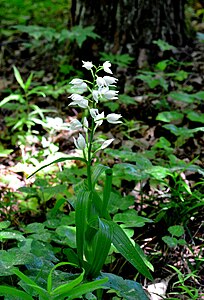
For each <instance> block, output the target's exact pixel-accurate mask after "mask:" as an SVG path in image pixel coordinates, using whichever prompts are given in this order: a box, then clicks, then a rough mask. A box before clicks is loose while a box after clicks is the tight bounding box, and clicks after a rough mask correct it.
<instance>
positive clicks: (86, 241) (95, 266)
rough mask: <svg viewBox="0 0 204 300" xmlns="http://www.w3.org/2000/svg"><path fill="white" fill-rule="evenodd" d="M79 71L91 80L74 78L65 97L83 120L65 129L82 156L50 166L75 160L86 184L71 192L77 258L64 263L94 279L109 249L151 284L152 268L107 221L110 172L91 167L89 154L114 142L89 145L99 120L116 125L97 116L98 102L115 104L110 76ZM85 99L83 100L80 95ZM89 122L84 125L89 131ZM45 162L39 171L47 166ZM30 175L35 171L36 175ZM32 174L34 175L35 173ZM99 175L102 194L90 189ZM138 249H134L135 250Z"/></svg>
mask: <svg viewBox="0 0 204 300" xmlns="http://www.w3.org/2000/svg"><path fill="white" fill-rule="evenodd" d="M83 67H84V68H85V69H87V70H88V71H90V72H91V75H92V78H93V81H92V82H91V81H88V80H83V79H80V78H75V79H73V80H72V81H71V82H70V84H71V85H72V89H73V91H74V93H73V94H71V95H70V96H69V98H70V99H71V100H72V101H71V103H70V104H69V105H70V106H78V107H79V108H80V109H81V108H82V109H84V113H87V112H88V114H86V116H84V117H82V121H81V122H80V121H79V120H77V119H75V120H73V121H72V122H71V124H70V129H71V130H78V131H80V133H79V135H78V137H77V138H74V144H75V146H76V148H77V149H78V150H81V151H82V154H83V155H82V157H81V156H77V157H66V158H60V159H57V160H55V161H53V162H52V163H58V162H62V161H65V160H80V161H82V162H83V163H84V164H85V165H86V169H87V179H85V180H84V181H82V182H80V184H78V186H76V187H75V192H76V201H75V203H74V205H73V202H72V203H71V204H72V205H73V206H74V209H75V225H76V246H77V256H76V253H75V252H74V251H72V250H71V249H70V253H71V256H70V259H71V262H72V263H75V264H76V263H77V264H78V265H79V266H80V267H82V268H84V269H85V273H86V276H87V277H88V278H95V277H97V276H98V275H99V274H100V271H101V269H102V267H103V265H104V263H105V260H106V258H107V256H108V253H109V250H110V247H111V244H112V243H113V244H114V246H115V247H116V249H117V250H118V251H119V252H120V253H121V254H122V255H123V256H124V257H125V258H126V259H127V260H128V261H129V262H130V263H131V264H132V265H133V266H134V267H135V268H136V269H137V270H138V271H139V272H140V273H142V274H143V275H144V276H145V277H147V278H149V279H152V276H151V273H150V271H149V268H150V269H152V268H153V267H152V265H151V264H150V263H149V262H148V261H147V259H146V258H145V257H144V255H143V254H142V250H141V249H139V246H138V245H137V246H134V245H133V244H132V242H131V241H130V239H129V238H128V236H127V235H126V234H125V232H124V231H123V229H122V228H121V227H120V226H119V225H118V224H117V223H115V222H113V221H112V220H111V217H110V215H109V212H108V204H109V201H110V198H111V197H113V194H112V169H111V168H109V167H107V166H104V165H102V164H99V163H97V164H95V165H94V166H93V165H92V162H93V157H94V154H95V153H96V152H97V151H98V150H101V149H104V148H106V147H108V146H109V145H110V144H111V143H112V141H113V140H114V139H107V140H105V141H104V142H103V143H102V144H101V145H100V147H97V148H96V149H94V143H95V142H96V144H97V145H98V144H99V142H100V141H97V140H96V141H95V140H94V134H95V131H96V129H97V128H98V127H99V126H101V125H102V123H103V122H104V121H107V122H109V123H111V124H120V123H122V121H121V120H120V119H121V117H122V116H121V115H120V114H115V113H111V114H108V115H107V116H105V113H104V112H99V109H98V108H97V106H98V103H99V101H100V100H102V99H104V98H105V99H106V100H117V99H118V91H117V90H115V87H116V83H117V81H118V80H117V78H115V77H113V76H112V71H111V64H110V62H109V61H106V62H104V63H103V65H102V66H99V67H96V66H94V65H93V64H92V62H89V61H83ZM102 71H104V72H105V73H107V74H110V75H111V76H110V75H105V76H103V77H101V76H99V75H98V74H99V72H102ZM84 94H85V95H84ZM89 122H90V126H89ZM52 163H49V164H47V165H45V166H43V167H41V168H40V169H38V170H37V171H39V170H41V169H43V168H44V167H46V166H48V165H50V164H52ZM37 171H36V172H37ZM36 172H35V173H36ZM103 172H105V174H106V176H105V180H104V185H103V190H102V191H100V189H99V190H98V189H97V190H96V188H95V185H96V183H97V182H98V179H99V177H100V176H101V174H102V173H103ZM138 249H139V250H138Z"/></svg>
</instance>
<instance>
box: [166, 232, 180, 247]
mask: <svg viewBox="0 0 204 300" xmlns="http://www.w3.org/2000/svg"><path fill="white" fill-rule="evenodd" d="M162 240H163V241H164V242H165V243H166V244H167V245H168V246H169V247H170V248H174V247H176V246H177V245H178V240H177V239H176V238H174V237H171V236H168V235H165V236H163V237H162Z"/></svg>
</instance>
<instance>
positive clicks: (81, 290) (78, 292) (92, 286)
mask: <svg viewBox="0 0 204 300" xmlns="http://www.w3.org/2000/svg"><path fill="white" fill-rule="evenodd" d="M107 281H108V279H107V278H103V279H99V280H95V281H93V282H88V283H84V284H82V285H79V286H76V287H75V288H73V289H72V290H71V291H69V292H68V293H65V294H64V295H62V296H63V297H65V296H67V297H69V298H68V299H69V300H73V299H78V298H79V297H81V296H82V295H85V294H87V293H89V292H93V291H95V290H97V289H101V288H104V287H103V285H104V284H105V283H106V282H107ZM54 300H55V299H54ZM56 300H57V299H56ZM58 300H61V298H59V299H58Z"/></svg>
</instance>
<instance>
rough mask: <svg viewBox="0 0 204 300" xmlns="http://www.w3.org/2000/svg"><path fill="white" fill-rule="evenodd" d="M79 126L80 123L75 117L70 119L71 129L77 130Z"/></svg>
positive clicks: (80, 125)
mask: <svg viewBox="0 0 204 300" xmlns="http://www.w3.org/2000/svg"><path fill="white" fill-rule="evenodd" d="M81 128H82V124H81V122H79V120H77V119H75V120H73V121H71V123H70V129H71V130H79V129H81Z"/></svg>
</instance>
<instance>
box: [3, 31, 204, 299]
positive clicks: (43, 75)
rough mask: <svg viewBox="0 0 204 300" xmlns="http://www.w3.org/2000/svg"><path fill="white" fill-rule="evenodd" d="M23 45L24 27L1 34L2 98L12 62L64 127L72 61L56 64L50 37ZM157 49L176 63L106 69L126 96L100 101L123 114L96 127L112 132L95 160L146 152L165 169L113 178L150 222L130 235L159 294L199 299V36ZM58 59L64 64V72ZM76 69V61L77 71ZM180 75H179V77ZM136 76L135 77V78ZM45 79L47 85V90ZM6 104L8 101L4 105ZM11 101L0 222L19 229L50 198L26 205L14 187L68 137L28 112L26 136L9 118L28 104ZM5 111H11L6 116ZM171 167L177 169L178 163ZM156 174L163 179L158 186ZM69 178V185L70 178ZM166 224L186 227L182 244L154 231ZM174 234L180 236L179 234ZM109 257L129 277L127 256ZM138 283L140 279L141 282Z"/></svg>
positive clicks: (40, 218) (202, 194)
mask: <svg viewBox="0 0 204 300" xmlns="http://www.w3.org/2000/svg"><path fill="white" fill-rule="evenodd" d="M25 43H27V44H28V43H31V40H30V38H29V36H28V35H26V34H25V33H24V34H20V35H18V34H16V35H14V36H10V37H9V40H8V41H6V42H5V40H2V41H1V48H2V52H1V53H2V54H1V78H0V90H1V99H5V98H6V97H8V96H9V95H11V94H12V95H13V94H15V95H19V93H21V95H23V91H22V88H20V87H19V84H18V83H17V81H16V78H15V76H14V70H13V67H12V66H13V65H15V66H16V67H17V69H18V70H19V72H20V74H21V76H22V78H23V79H24V80H26V79H27V78H28V76H29V75H30V74H31V72H33V78H32V84H31V87H30V90H32V89H34V88H36V87H39V86H40V87H42V86H43V88H42V89H40V88H39V91H40V90H42V91H43V92H45V94H46V97H43V96H42V95H40V94H38V95H34V94H33V96H32V97H30V96H31V95H30V96H29V97H30V98H29V105H30V106H31V105H37V106H38V107H39V108H40V109H41V110H50V111H49V112H44V114H45V115H47V116H49V117H51V118H56V117H59V118H60V119H61V120H63V123H64V126H65V127H66V125H67V126H68V125H69V123H70V121H71V120H73V118H80V113H79V112H78V110H77V109H75V108H71V107H68V104H69V99H68V98H67V97H68V96H69V86H68V83H69V82H70V78H73V76H74V74H75V72H76V71H75V69H74V68H73V70H72V69H71V71H70V73H68V74H66V72H65V67H66V68H68V67H69V68H71V66H70V65H69V66H67V65H66V64H65V63H64V64H63V63H61V69H60V71H59V67H57V64H58V62H57V61H56V57H55V56H53V53H54V54H56V53H57V48H56V45H55V46H53V49H48V50H46V51H44V52H43V51H42V52H41V53H40V50H39V49H38V48H37V47H36V48H34V46H33V47H30V48H29V47H28V48H26V46H25ZM43 47H44V45H43ZM60 55H62V54H61V53H60ZM60 55H59V56H60ZM161 55H162V57H161V59H160V60H161V61H170V59H174V62H175V61H176V62H177V63H176V66H174V65H173V63H172V67H171V66H170V67H167V69H165V70H158V69H157V70H155V69H154V68H153V67H152V66H149V70H148V71H149V73H145V72H144V71H147V68H146V69H137V67H135V68H132V67H131V68H130V67H128V66H126V67H118V66H117V65H113V69H114V74H116V75H115V76H116V77H118V79H119V86H120V92H121V94H126V96H127V95H128V98H126V99H125V97H123V98H122V97H121V98H119V105H118V106H117V109H116V110H115V108H114V107H111V106H110V105H106V104H105V105H104V106H102V108H103V109H104V111H105V113H106V114H107V113H110V112H113V111H114V112H117V113H121V114H122V116H123V118H124V122H123V124H122V125H121V126H116V127H115V128H111V127H110V126H109V125H103V126H101V127H100V135H103V134H104V135H106V136H108V137H109V138H112V137H114V138H115V141H114V143H113V145H112V147H111V148H112V150H110V149H109V150H107V151H105V153H104V154H101V161H102V163H103V162H104V163H106V164H108V165H109V166H113V165H115V164H117V163H119V164H120V163H124V162H125V163H126V162H127V163H129V162H131V159H130V158H128V157H126V155H128V154H129V155H130V153H132V154H134V153H137V154H140V155H143V159H144V164H145V161H146V160H150V161H152V162H153V164H154V165H157V166H159V167H163V168H166V169H168V170H169V173H170V175H166V174H164V176H163V177H162V176H161V172H162V170H163V171H164V169H162V168H160V170H159V171H158V172H159V173H160V174H159V175H158V174H156V175H155V177H154V178H150V177H146V178H144V179H138V180H137V178H136V180H134V178H133V177H131V176H130V178H128V174H126V175H127V176H126V175H125V176H124V177H122V175H121V181H120V182H121V185H118V183H117V181H115V183H114V184H115V186H114V188H115V189H119V191H120V194H121V195H123V196H133V197H134V204H133V205H131V206H130V208H131V209H133V210H136V211H137V212H138V214H139V215H140V216H143V217H146V218H149V219H152V220H153V221H154V222H153V223H146V224H143V225H142V226H141V227H139V226H138V227H137V228H136V229H135V235H134V238H135V239H136V241H137V243H139V244H140V246H141V247H142V249H143V250H144V251H145V253H146V254H147V255H148V256H149V257H150V258H151V262H152V264H153V265H154V269H155V272H154V275H153V276H154V278H155V279H156V280H157V282H158V283H160V284H161V282H162V280H164V282H165V283H166V282H168V284H167V285H166V287H167V293H170V292H171V291H177V293H178V294H177V295H176V297H177V298H176V299H203V298H202V296H201V293H202V292H204V269H203V263H202V262H203V245H204V232H203V215H204V205H203V203H204V202H203V201H204V181H203V174H204V172H203V168H204V134H203V132H204V127H202V126H203V124H204V102H203V101H204V88H203V86H204V85H203V83H204V43H203V42H202V41H195V42H194V43H193V44H192V45H190V46H189V45H188V46H186V47H184V48H181V49H176V51H175V52H171V51H167V52H165V53H162V52H161ZM65 58H66V56H65ZM58 59H60V58H59V57H58ZM61 59H62V58H61ZM158 62H159V60H158ZM136 64H137V63H136ZM73 65H74V64H73ZM75 65H78V67H79V69H80V63H79V62H78V60H76V63H75ZM62 66H64V71H63V68H62ZM82 71H83V70H82V69H80V73H79V74H80V75H82ZM180 71H182V72H180ZM178 72H180V73H178ZM117 74H118V76H117ZM179 74H180V76H181V77H182V76H183V77H182V78H179V77H178V76H179ZM136 75H138V77H135V76H136ZM141 75H142V76H143V77H141ZM82 76H83V75H82ZM145 76H146V77H145ZM176 76H177V77H176ZM124 78H125V79H124ZM154 80H157V81H154ZM122 81H123V82H122ZM120 82H122V84H121V83H120ZM166 85H167V86H166ZM45 86H47V92H46V89H45ZM173 93H174V94H173ZM175 93H177V94H176V95H175ZM190 95H193V96H190ZM179 96H180V98H179ZM22 97H24V96H22ZM184 98H185V99H184ZM128 101H129V102H128ZM14 102H15V101H13V100H12V101H11V102H9V103H14ZM19 103H20V104H22V103H23V100H22V101H20V102H18V105H19ZM18 109H19V108H18V107H17V106H14V107H9V105H8V106H7V107H6V106H5V107H4V106H2V107H1V111H0V193H1V204H0V212H1V214H0V221H3V220H7V219H9V220H10V221H11V223H12V226H14V228H15V227H16V228H19V227H21V225H20V224H21V223H24V224H29V223H31V222H44V221H45V220H46V213H47V210H48V209H49V208H51V207H52V206H53V205H54V202H55V199H54V197H52V198H51V199H49V201H48V202H47V203H46V205H44V204H42V203H41V204H40V205H38V207H37V209H36V207H34V209H32V205H31V206H30V207H28V208H27V209H26V204H25V202H26V200H25V201H23V200H22V199H21V198H18V196H17V193H18V189H19V188H22V187H26V186H32V185H33V183H34V179H32V178H31V179H30V180H27V176H28V175H30V174H31V173H32V171H33V170H34V169H35V168H36V166H37V164H38V163H39V164H42V163H43V161H44V159H45V158H47V157H48V156H49V155H52V154H53V153H54V152H55V150H53V152H52V151H50V152H49V151H48V148H49V147H53V149H54V147H56V149H57V151H56V153H58V154H57V155H59V156H60V155H62V154H63V153H65V154H70V153H73V151H74V145H73V140H72V136H73V135H74V134H75V133H73V132H71V133H70V132H69V131H67V130H63V128H62V127H61V128H60V129H57V128H56V129H55V130H54V131H53V132H50V131H49V130H48V129H45V128H44V127H43V125H42V124H41V123H40V122H37V121H36V122H35V120H34V121H33V122H34V123H32V124H31V127H32V132H33V135H32V139H33V140H32V142H30V143H27V141H28V140H26V139H27V138H28V137H26V132H27V130H28V128H30V127H29V126H30V125H29V124H28V123H24V124H23V123H22V124H23V125H22V124H20V125H19V127H16V128H15V125H16V124H17V122H19V121H20V120H21V119H22V118H24V117H25V116H26V112H28V111H26V110H25V109H24V108H22V110H21V109H19V110H18ZM16 110H17V111H18V114H17V115H16V113H15V112H16ZM166 111H168V112H169V114H168V115H165V114H163V115H162V114H161V113H163V112H166ZM159 114H160V115H159ZM179 114H180V115H179ZM19 116H20V117H19ZM158 116H160V117H158ZM8 117H11V118H10V119H8ZM164 118H167V121H164ZM26 122H27V121H26ZM33 124H34V125H33ZM21 125H22V126H21ZM164 125H168V126H166V127H165V126H164ZM170 125H171V126H170ZM178 128H180V131H179V129H178ZM198 128H199V129H198ZM35 132H36V135H37V136H38V138H36V140H35V139H34V135H35ZM25 137H26V138H25ZM43 137H45V138H46V140H45V141H44V142H46V141H47V142H48V139H49V147H48V148H46V146H44V147H43V146H42V143H43ZM25 141H26V142H25ZM159 143H160V144H159ZM155 145H157V146H155ZM46 151H47V152H46ZM48 152H49V154H47V153H48ZM174 160H175V161H174ZM74 164H75V163H74ZM176 164H177V166H176ZM179 166H180V170H179V168H177V169H176V167H179ZM58 168H59V169H57V170H58V171H59V170H60V169H61V168H63V164H62V165H60V166H58ZM78 168H79V169H80V168H82V170H83V166H81V165H78ZM166 169H165V170H166ZM141 170H143V167H142V168H141ZM116 173H117V172H116ZM52 176H53V177H54V173H51V176H50V179H49V180H50V182H52ZM82 176H83V171H82ZM118 176H120V175H118ZM164 181H165V182H166V183H167V182H168V184H166V185H163V183H164ZM68 186H69V190H71V187H70V186H71V184H70V183H68ZM16 197H17V198H16ZM16 199H17V201H16ZM20 202H21V203H22V202H23V203H24V206H22V205H21V206H19V203H20ZM34 206H35V205H34ZM36 206H37V204H36ZM68 209H69V208H68V206H67V207H66V206H65V212H66V210H68ZM166 212H167V213H166ZM174 225H181V226H184V228H185V233H184V234H182V239H184V240H185V243H184V244H179V243H177V241H176V240H174V242H175V243H176V244H174V245H170V243H171V242H173V240H172V239H169V241H167V242H166V243H165V242H164V241H163V240H162V237H164V236H167V235H168V234H169V232H168V228H169V227H170V226H174ZM168 236H169V238H172V236H170V235H168ZM174 237H177V238H178V239H179V238H180V236H179V235H178V236H176V235H175V236H174ZM168 242H169V244H168ZM116 257H117V263H113V264H109V265H107V266H106V267H105V269H106V271H112V272H114V273H115V274H118V275H120V276H123V277H124V278H129V279H133V278H134V272H135V271H134V268H132V267H131V266H130V265H129V264H127V263H125V261H124V260H123V259H122V258H120V257H119V255H118V254H116ZM170 266H173V268H174V269H172V267H170ZM175 268H177V271H176V269H175ZM178 270H179V271H180V272H181V274H182V276H183V277H182V276H180V279H179V278H178ZM182 280H183V283H182ZM177 281H179V284H180V286H182V287H183V289H182V288H180V290H179V288H177V289H175V290H174V289H173V284H175V282H177ZM142 284H143V285H145V281H144V280H143V281H142ZM177 286H178V284H177ZM184 287H188V288H189V289H190V290H191V292H192V295H194V293H196V292H195V291H199V295H198V296H196V294H195V296H192V297H194V298H190V297H191V296H190V294H188V293H187V292H186V291H185V290H184ZM189 293H190V292H189ZM182 294H184V295H182ZM169 295H170V294H169ZM174 297H175V296H174ZM196 297H197V298H196ZM203 297H204V296H203ZM168 298H170V296H169V297H168Z"/></svg>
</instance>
